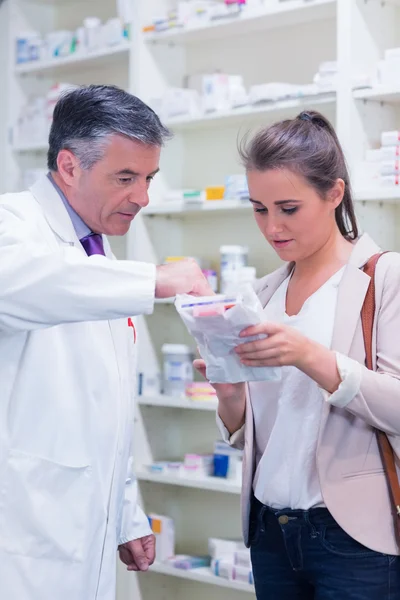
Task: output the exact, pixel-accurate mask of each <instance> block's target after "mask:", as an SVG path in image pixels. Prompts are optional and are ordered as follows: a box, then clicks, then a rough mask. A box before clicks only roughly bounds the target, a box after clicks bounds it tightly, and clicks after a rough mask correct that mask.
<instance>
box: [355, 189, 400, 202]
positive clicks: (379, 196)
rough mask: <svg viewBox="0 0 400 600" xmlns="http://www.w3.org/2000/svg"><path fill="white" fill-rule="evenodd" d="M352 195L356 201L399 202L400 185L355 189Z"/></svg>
mask: <svg viewBox="0 0 400 600" xmlns="http://www.w3.org/2000/svg"><path fill="white" fill-rule="evenodd" d="M354 197H355V199H356V201H357V202H388V203H397V202H398V203H400V186H393V187H384V188H373V187H371V188H369V189H368V190H355V192H354Z"/></svg>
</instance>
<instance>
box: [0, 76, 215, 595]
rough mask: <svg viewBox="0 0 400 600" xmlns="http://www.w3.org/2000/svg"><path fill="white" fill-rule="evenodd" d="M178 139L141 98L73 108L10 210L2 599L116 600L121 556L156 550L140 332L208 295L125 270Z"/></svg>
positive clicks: (3, 211) (1, 275)
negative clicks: (143, 436)
mask: <svg viewBox="0 0 400 600" xmlns="http://www.w3.org/2000/svg"><path fill="white" fill-rule="evenodd" d="M167 135H168V131H167V130H166V129H165V128H164V127H163V126H162V124H161V123H160V121H159V119H158V117H157V116H156V115H155V113H154V112H153V111H152V110H151V109H150V108H148V107H147V106H146V105H145V104H143V103H142V102H141V101H140V100H139V99H137V98H135V97H133V96H131V95H129V94H127V93H126V92H124V91H122V90H119V89H118V88H114V87H105V86H90V87H86V88H79V89H76V90H74V91H72V92H69V93H68V94H67V95H66V96H63V97H62V98H61V99H60V101H59V103H58V104H57V106H56V109H55V113H54V121H53V125H52V129H51V133H50V140H49V153H48V167H49V174H48V175H47V176H44V177H43V178H42V179H41V180H39V181H38V182H37V183H36V184H35V185H34V186H33V187H32V188H31V190H29V191H26V192H22V193H18V194H6V195H4V196H2V197H0V289H1V296H0V381H1V391H0V411H1V413H0V582H1V584H0V587H1V592H0V596H1V600H54V598H57V600H96V599H97V600H100V599H101V600H114V597H115V578H116V573H115V571H116V560H115V559H116V552H117V549H118V548H119V553H120V558H121V560H122V561H123V562H124V563H125V564H126V565H128V569H129V570H147V569H148V567H149V565H150V564H151V563H152V562H153V560H154V551H155V550H154V538H153V536H152V535H151V531H150V529H149V526H148V522H147V519H146V517H145V515H144V513H143V512H142V510H141V509H140V508H139V506H138V505H137V488H136V482H135V478H134V475H133V473H132V456H131V442H132V439H131V438H132V421H133V419H132V398H133V394H134V385H133V381H134V373H133V365H134V360H135V358H134V354H135V330H134V327H133V326H132V321H131V320H130V317H131V316H132V315H139V314H148V313H151V312H152V310H153V303H154V298H155V297H169V296H173V295H174V294H176V293H193V294H197V295H203V294H208V293H210V289H209V287H208V284H207V282H206V280H205V279H204V277H203V275H202V273H201V271H200V269H199V267H198V266H197V265H196V264H195V263H194V262H193V261H185V262H183V263H179V264H172V265H168V266H167V265H165V266H161V267H158V268H155V267H154V266H153V265H151V264H145V263H138V262H132V261H118V260H113V256H112V254H111V251H110V247H109V245H108V242H107V239H106V238H105V237H104V234H108V235H123V234H126V233H127V232H128V230H129V226H130V224H131V222H132V220H133V219H134V218H135V216H136V215H137V214H138V212H139V211H140V209H141V208H142V207H144V206H146V205H147V203H148V187H149V185H150V182H151V180H152V179H153V177H154V176H155V174H156V173H157V171H158V164H159V156H160V149H161V146H162V143H163V140H164V139H165V137H166V136H167Z"/></svg>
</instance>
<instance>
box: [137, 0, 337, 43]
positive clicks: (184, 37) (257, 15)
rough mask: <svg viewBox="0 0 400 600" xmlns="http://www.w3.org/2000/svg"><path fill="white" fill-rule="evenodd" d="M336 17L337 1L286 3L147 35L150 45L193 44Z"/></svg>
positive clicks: (292, 1) (316, 0)
mask: <svg viewBox="0 0 400 600" xmlns="http://www.w3.org/2000/svg"><path fill="white" fill-rule="evenodd" d="M335 15H336V0H282V1H281V2H280V3H279V5H277V4H274V3H272V2H271V3H270V5H267V6H265V7H260V9H258V10H257V9H250V8H249V9H244V10H243V11H242V12H240V13H236V14H232V15H230V16H227V17H223V18H219V19H214V20H211V21H204V22H202V23H201V24H199V23H195V24H189V25H187V26H186V27H182V28H180V29H171V30H168V31H162V32H149V33H144V39H145V40H146V41H147V42H153V43H154V42H168V43H171V42H176V43H180V44H192V43H200V42H203V43H205V42H209V41H210V40H214V39H220V38H221V37H231V36H237V35H241V34H242V35H243V34H246V35H251V34H253V33H255V32H257V31H267V30H268V29H275V28H280V27H290V26H299V25H300V24H301V23H308V22H312V21H320V20H323V19H330V18H333V17H335Z"/></svg>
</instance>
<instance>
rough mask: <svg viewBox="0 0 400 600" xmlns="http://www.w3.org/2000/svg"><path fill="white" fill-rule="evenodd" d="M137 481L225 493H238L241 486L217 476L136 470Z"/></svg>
mask: <svg viewBox="0 0 400 600" xmlns="http://www.w3.org/2000/svg"><path fill="white" fill-rule="evenodd" d="M136 476H137V479H138V480H139V481H150V482H153V483H160V484H166V485H176V486H180V487H189V488H195V489H200V490H208V491H211V492H224V493H226V494H240V491H241V486H240V485H239V484H237V483H232V482H230V481H229V480H225V479H219V478H218V477H201V478H197V479H195V478H193V479H189V478H188V477H179V476H176V475H164V474H163V473H162V474H159V473H150V471H145V470H142V471H138V472H137V473H136Z"/></svg>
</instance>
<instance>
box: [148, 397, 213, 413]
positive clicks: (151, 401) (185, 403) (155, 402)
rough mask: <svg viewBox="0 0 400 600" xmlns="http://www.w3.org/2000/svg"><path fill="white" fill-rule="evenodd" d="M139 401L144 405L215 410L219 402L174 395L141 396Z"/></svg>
mask: <svg viewBox="0 0 400 600" xmlns="http://www.w3.org/2000/svg"><path fill="white" fill-rule="evenodd" d="M138 403H139V404H140V405H142V406H159V407H166V408H187V409H189V410H204V411H211V412H213V413H214V412H215V411H216V410H217V406H218V403H217V402H216V401H214V400H209V401H203V402H196V401H195V400H191V399H190V398H174V397H173V396H164V395H159V396H139V398H138Z"/></svg>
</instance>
